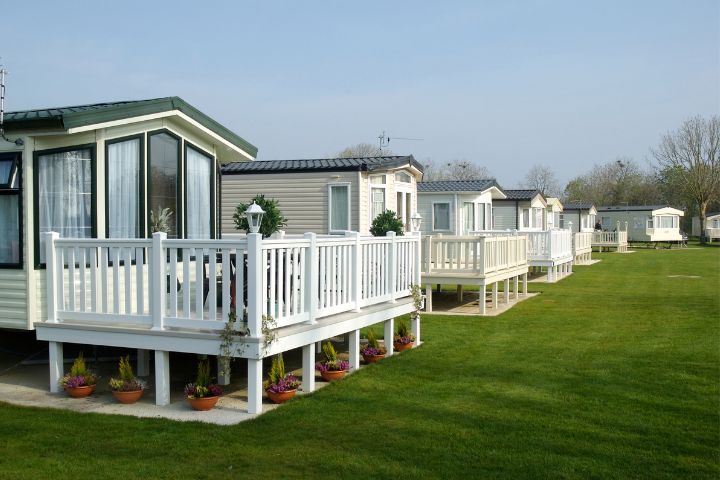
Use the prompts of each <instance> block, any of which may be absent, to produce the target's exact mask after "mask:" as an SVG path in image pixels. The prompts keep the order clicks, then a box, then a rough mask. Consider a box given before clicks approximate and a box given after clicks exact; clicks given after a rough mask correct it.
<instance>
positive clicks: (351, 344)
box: [348, 330, 360, 372]
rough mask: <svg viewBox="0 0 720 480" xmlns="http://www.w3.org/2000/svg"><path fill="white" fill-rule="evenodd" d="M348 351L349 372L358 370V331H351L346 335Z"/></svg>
mask: <svg viewBox="0 0 720 480" xmlns="http://www.w3.org/2000/svg"><path fill="white" fill-rule="evenodd" d="M348 350H349V352H350V371H351V372H356V371H358V370H359V369H360V330H352V331H351V332H350V333H349V334H348Z"/></svg>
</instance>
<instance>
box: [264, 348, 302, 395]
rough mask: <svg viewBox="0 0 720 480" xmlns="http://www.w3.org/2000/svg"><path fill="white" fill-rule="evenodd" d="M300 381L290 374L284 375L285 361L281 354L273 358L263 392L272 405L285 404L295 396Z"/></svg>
mask: <svg viewBox="0 0 720 480" xmlns="http://www.w3.org/2000/svg"><path fill="white" fill-rule="evenodd" d="M299 386H300V381H299V380H298V379H297V377H295V375H293V374H292V373H287V374H286V373H285V361H284V360H283V356H282V353H281V354H278V355H276V356H275V357H273V360H272V366H271V367H270V373H269V374H268V379H267V380H266V381H265V385H264V387H265V392H266V393H267V396H268V398H269V399H270V400H271V401H272V402H273V403H285V402H287V401H288V400H290V399H291V398H293V397H294V396H295V393H297V389H298V387H299Z"/></svg>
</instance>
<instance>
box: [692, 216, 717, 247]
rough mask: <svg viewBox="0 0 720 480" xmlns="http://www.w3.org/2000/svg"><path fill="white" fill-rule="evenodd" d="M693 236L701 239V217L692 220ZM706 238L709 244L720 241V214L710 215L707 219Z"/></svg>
mask: <svg viewBox="0 0 720 480" xmlns="http://www.w3.org/2000/svg"><path fill="white" fill-rule="evenodd" d="M692 234H693V236H694V237H699V236H700V234H701V232H700V217H693V219H692ZM705 236H706V237H707V239H708V242H712V241H713V240H720V212H719V213H710V214H708V215H707V216H706V217H705Z"/></svg>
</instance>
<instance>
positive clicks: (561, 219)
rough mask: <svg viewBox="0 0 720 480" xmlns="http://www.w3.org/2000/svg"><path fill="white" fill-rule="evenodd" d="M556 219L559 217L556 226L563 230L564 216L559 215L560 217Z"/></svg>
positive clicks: (562, 214)
mask: <svg viewBox="0 0 720 480" xmlns="http://www.w3.org/2000/svg"><path fill="white" fill-rule="evenodd" d="M558 217H559V221H558V225H559V226H560V228H565V214H564V213H561V214H560V215H558Z"/></svg>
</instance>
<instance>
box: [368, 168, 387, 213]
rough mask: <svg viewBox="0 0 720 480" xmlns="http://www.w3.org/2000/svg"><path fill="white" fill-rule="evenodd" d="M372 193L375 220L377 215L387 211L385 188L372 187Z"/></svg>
mask: <svg viewBox="0 0 720 480" xmlns="http://www.w3.org/2000/svg"><path fill="white" fill-rule="evenodd" d="M383 178H384V177H383ZM370 194H371V196H372V199H371V200H372V218H373V220H374V219H375V217H377V216H378V215H380V214H381V213H382V212H384V211H385V189H384V188H372V189H371V192H370Z"/></svg>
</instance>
